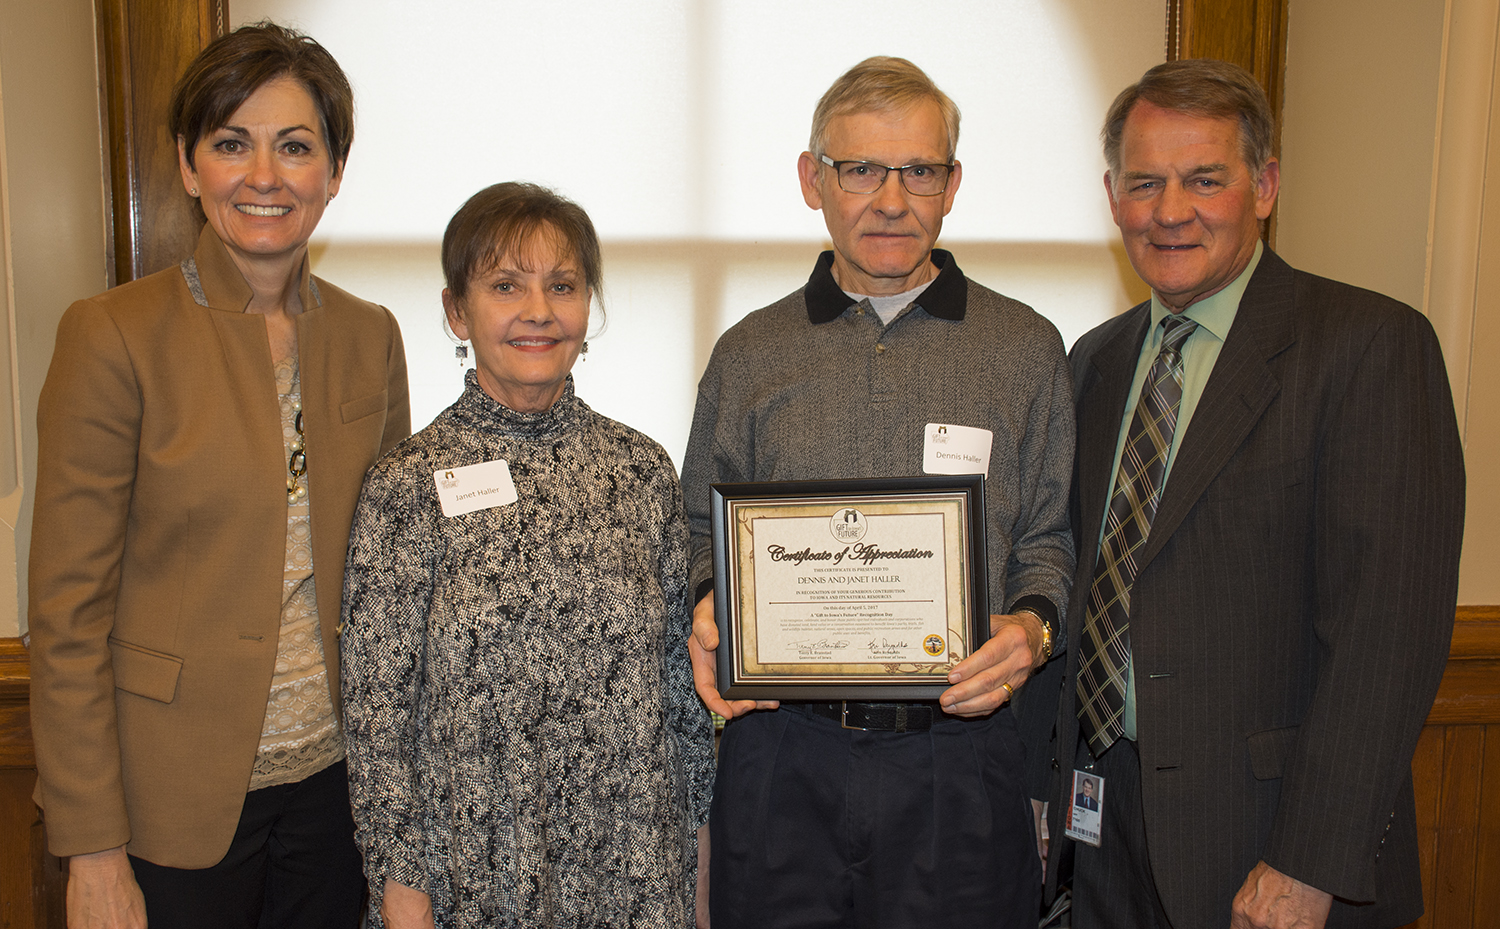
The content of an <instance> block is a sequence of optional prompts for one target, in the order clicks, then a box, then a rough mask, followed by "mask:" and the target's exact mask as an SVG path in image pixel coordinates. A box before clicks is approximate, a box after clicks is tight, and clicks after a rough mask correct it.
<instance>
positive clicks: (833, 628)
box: [712, 474, 990, 700]
mask: <svg viewBox="0 0 1500 929" xmlns="http://www.w3.org/2000/svg"><path fill="white" fill-rule="evenodd" d="M712 521H713V551H714V610H715V613H716V618H717V620H718V624H719V649H718V676H719V690H720V692H722V693H723V695H724V696H725V697H726V698H729V699H757V700H780V699H786V700H932V699H935V698H936V697H937V695H938V694H940V693H942V692H943V691H944V690H946V689H947V688H948V672H949V671H951V670H952V669H953V666H954V665H955V664H957V663H958V662H959V661H962V660H963V659H964V658H966V657H968V655H969V653H970V651H971V650H973V649H975V648H978V647H979V645H981V644H982V643H983V642H984V641H985V640H986V639H987V638H988V635H989V612H990V611H989V596H988V591H989V583H988V580H987V575H986V561H987V559H986V557H985V551H986V549H985V538H984V478H983V476H982V475H978V474H972V475H933V476H930V477H908V478H892V479H883V480H854V481H777V482H767V483H756V484H715V485H713V506H712Z"/></svg>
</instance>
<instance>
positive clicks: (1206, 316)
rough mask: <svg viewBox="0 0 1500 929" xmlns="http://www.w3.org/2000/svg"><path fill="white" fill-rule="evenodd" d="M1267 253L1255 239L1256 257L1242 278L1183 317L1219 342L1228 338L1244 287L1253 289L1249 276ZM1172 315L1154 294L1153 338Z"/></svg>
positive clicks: (1192, 308)
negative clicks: (1209, 333)
mask: <svg viewBox="0 0 1500 929" xmlns="http://www.w3.org/2000/svg"><path fill="white" fill-rule="evenodd" d="M1264 252H1265V246H1264V245H1262V244H1261V242H1260V240H1259V239H1256V240H1255V254H1254V255H1251V256H1250V263H1249V264H1247V265H1245V270H1243V271H1241V272H1240V274H1239V277H1236V278H1235V279H1234V280H1232V281H1230V282H1229V284H1228V286H1226V287H1225V288H1224V289H1223V290H1221V291H1219V292H1218V293H1216V294H1214V295H1213V296H1211V297H1204V298H1203V299H1202V300H1199V301H1198V302H1197V303H1195V304H1193V305H1192V306H1190V307H1188V308H1187V309H1185V310H1183V311H1182V315H1183V316H1185V317H1187V318H1188V319H1191V320H1192V321H1193V322H1195V323H1197V324H1198V328H1199V329H1206V330H1208V331H1209V332H1211V333H1213V335H1214V336H1215V337H1216V338H1217V339H1218V340H1219V341H1220V342H1222V341H1224V339H1225V338H1226V337H1227V336H1228V335H1229V327H1230V326H1232V325H1234V316H1235V314H1236V313H1237V312H1239V308H1240V299H1241V298H1242V297H1244V296H1245V288H1246V287H1249V286H1250V276H1251V275H1253V274H1254V273H1255V267H1256V265H1258V264H1260V256H1261V255H1262V254H1263V253H1264ZM1170 313H1171V310H1168V309H1167V307H1166V305H1165V304H1163V303H1162V302H1161V300H1160V298H1158V297H1157V296H1156V293H1155V291H1153V292H1152V294H1151V332H1152V338H1155V333H1157V332H1158V331H1159V330H1160V329H1161V321H1162V320H1164V319H1166V318H1167V316H1168V315H1169V314H1170Z"/></svg>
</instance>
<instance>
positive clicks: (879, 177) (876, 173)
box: [818, 155, 953, 197]
mask: <svg viewBox="0 0 1500 929" xmlns="http://www.w3.org/2000/svg"><path fill="white" fill-rule="evenodd" d="M818 158H819V160H821V161H822V162H823V163H824V164H825V165H828V166H829V167H831V168H833V170H834V172H835V173H837V174H838V176H839V187H841V188H843V190H844V192H845V193H851V194H873V193H874V192H875V191H877V190H879V189H880V187H881V185H882V184H884V183H885V176H886V175H887V174H889V173H891V172H892V171H898V172H900V174H901V186H902V187H905V188H906V192H907V193H909V194H915V195H916V196H918V197H936V196H937V195H938V194H940V193H942V192H943V191H945V190H947V189H948V178H949V177H950V176H951V175H952V174H953V165H951V164H948V165H901V166H899V167H898V166H896V165H878V164H874V163H872V162H868V161H834V160H833V159H832V158H829V157H828V156H827V155H819V156H818Z"/></svg>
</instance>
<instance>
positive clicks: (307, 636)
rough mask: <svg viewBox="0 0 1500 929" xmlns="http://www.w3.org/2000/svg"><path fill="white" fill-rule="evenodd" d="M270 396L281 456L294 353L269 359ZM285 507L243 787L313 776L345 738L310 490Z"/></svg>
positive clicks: (288, 430)
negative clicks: (267, 648) (271, 655)
mask: <svg viewBox="0 0 1500 929" xmlns="http://www.w3.org/2000/svg"><path fill="white" fill-rule="evenodd" d="M276 393H277V395H278V396H279V397H280V400H281V435H282V441H283V444H284V446H285V448H286V455H287V458H288V459H290V457H291V455H292V446H293V443H294V442H296V441H297V440H298V438H299V436H298V433H297V413H298V411H299V410H300V409H301V406H302V386H301V381H300V379H299V377H298V373H297V358H296V356H295V355H293V356H292V357H291V358H288V359H286V360H285V361H278V362H276ZM309 477H311V474H303V475H302V476H301V478H300V479H299V480H300V482H301V485H302V486H303V487H305V488H308V490H307V493H305V494H303V495H302V496H300V497H299V498H297V499H295V500H290V501H289V502H288V504H287V513H286V563H285V573H284V574H283V575H282V587H281V633H280V636H279V638H278V639H277V642H276V671H275V674H273V675H272V677H271V695H270V699H269V700H268V701H267V702H266V720H265V723H264V724H263V725H262V726H261V733H260V748H259V749H258V750H257V752H256V754H255V767H254V768H253V769H252V770H251V772H250V789H251V790H256V789H259V788H261V787H272V786H274V785H276V784H291V783H295V782H297V781H300V780H303V779H304V778H307V777H310V776H312V775H314V774H317V773H318V772H319V771H321V770H323V769H324V768H326V767H328V766H329V765H331V764H335V763H337V762H338V761H339V760H341V759H342V758H343V757H344V739H343V735H342V734H341V733H340V732H339V725H338V719H337V718H336V717H335V716H334V713H333V700H332V698H331V697H330V696H329V693H328V668H327V665H326V664H325V662H324V659H323V636H322V634H321V632H320V627H319V625H318V601H317V592H316V589H315V588H314V586H313V563H312V519H311V514H310V511H309V506H308V500H309V499H311V494H312V490H311V487H310V486H309V482H308V478H309Z"/></svg>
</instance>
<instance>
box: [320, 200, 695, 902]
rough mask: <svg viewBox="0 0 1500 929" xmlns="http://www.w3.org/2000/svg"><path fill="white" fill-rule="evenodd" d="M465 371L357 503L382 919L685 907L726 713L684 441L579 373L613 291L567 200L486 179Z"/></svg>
mask: <svg viewBox="0 0 1500 929" xmlns="http://www.w3.org/2000/svg"><path fill="white" fill-rule="evenodd" d="M443 271H444V276H445V279H446V282H447V287H446V288H445V289H444V291H443V306H444V308H445V310H446V311H447V317H448V322H449V324H450V325H451V326H452V328H453V331H454V333H455V334H457V335H458V337H459V338H460V339H465V340H468V341H469V342H471V343H472V345H473V348H474V354H475V362H476V366H475V370H473V371H471V372H469V374H468V379H467V386H466V388H465V390H464V392H463V394H462V396H460V397H459V399H458V402H456V403H455V404H453V406H451V407H449V408H448V409H447V410H446V411H444V412H443V413H442V414H441V415H439V416H438V417H437V419H436V420H434V421H433V423H432V425H430V426H428V427H427V428H426V429H424V430H422V431H421V432H420V433H418V434H417V435H415V436H413V437H412V438H411V439H409V440H407V441H406V442H404V443H402V444H401V445H399V446H397V447H396V448H395V449H393V450H392V451H391V453H390V454H388V455H387V456H386V457H385V458H383V459H382V460H381V461H380V462H379V463H378V464H377V465H376V466H375V467H374V468H373V469H372V470H371V472H370V474H369V476H368V477H367V479H366V482H365V487H364V493H363V495H362V497H361V500H360V504H359V508H358V510H357V512H356V514H355V519H354V529H353V534H352V538H351V540H350V547H349V562H348V570H347V575H346V578H347V580H346V584H345V606H344V622H345V625H344V630H343V636H342V655H343V662H344V709H345V723H346V726H347V739H348V750H349V772H350V782H351V794H352V799H353V803H354V809H355V821H356V823H357V824H358V828H357V835H356V838H357V841H358V843H359V845H360V848H361V850H362V851H363V853H364V858H365V873H366V876H367V877H368V878H369V881H370V888H371V893H372V895H373V897H374V899H373V901H372V910H378V911H379V917H380V920H381V921H382V922H383V925H385V926H386V927H389V929H404V927H407V926H476V927H477V926H546V927H552V926H557V927H562V926H567V927H605V926H608V927H613V929H624V927H632V926H636V927H647V926H649V927H658V926H660V927H666V926H672V927H679V926H686V925H689V924H691V923H692V921H693V918H694V887H695V881H696V878H697V875H698V860H699V859H698V842H697V836H698V833H699V831H700V830H701V829H703V828H704V823H705V821H706V819H707V810H708V799H709V791H710V789H711V787H710V785H711V779H712V767H713V757H712V730H711V726H710V723H709V717H708V715H707V712H706V711H705V710H704V708H703V706H702V704H701V703H700V702H699V701H698V699H697V697H696V695H695V694H694V692H693V685H692V674H691V671H690V669H689V665H688V656H687V636H688V633H689V614H688V606H687V592H686V583H687V568H686V551H687V529H686V523H685V520H684V516H683V509H682V498H681V493H680V491H679V490H678V486H677V477H676V474H675V472H674V470H673V468H672V463H671V460H670V459H669V458H668V456H667V454H666V452H664V451H663V450H662V449H661V447H660V446H659V445H657V444H656V443H655V442H653V441H651V440H650V439H648V438H646V437H645V436H643V435H641V434H640V433H638V432H636V431H634V430H632V429H630V428H628V427H626V426H623V425H621V424H619V423H616V422H614V421H612V420H609V419H606V418H605V417H603V416H600V415H599V414H597V413H595V412H594V411H592V410H591V409H589V407H588V406H587V405H586V404H584V402H583V401H582V400H580V399H578V398H577V397H576V396H575V395H574V393H573V380H572V377H571V376H570V375H569V373H568V372H569V371H570V370H571V368H572V366H573V363H574V361H575V360H576V359H577V357H578V354H579V352H580V351H582V350H585V343H584V338H585V336H586V334H587V330H588V321H589V308H590V304H591V302H592V298H593V297H594V296H595V295H597V293H598V292H599V287H600V280H601V274H600V257H599V245H598V239H597V237H596V235H595V233H594V229H593V225H592V223H590V221H589V219H588V216H587V215H586V214H585V213H584V212H583V210H582V209H580V208H579V207H578V206H577V205H575V204H573V203H571V202H570V201H568V200H565V199H563V198H562V197H560V196H558V195H557V194H555V193H553V192H551V191H548V190H545V189H543V188H540V187H536V186H533V185H530V184H519V183H506V184H497V185H495V186H493V187H490V188H487V189H485V190H483V191H480V192H479V193H478V194H475V195H474V197H472V198H471V199H470V200H469V201H468V203H466V204H465V205H464V206H463V208H462V209H460V210H459V212H458V213H457V214H456V215H455V216H454V217H453V220H452V221H451V222H450V223H449V225H448V230H447V232H446V234H445V235H444V237H443Z"/></svg>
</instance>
